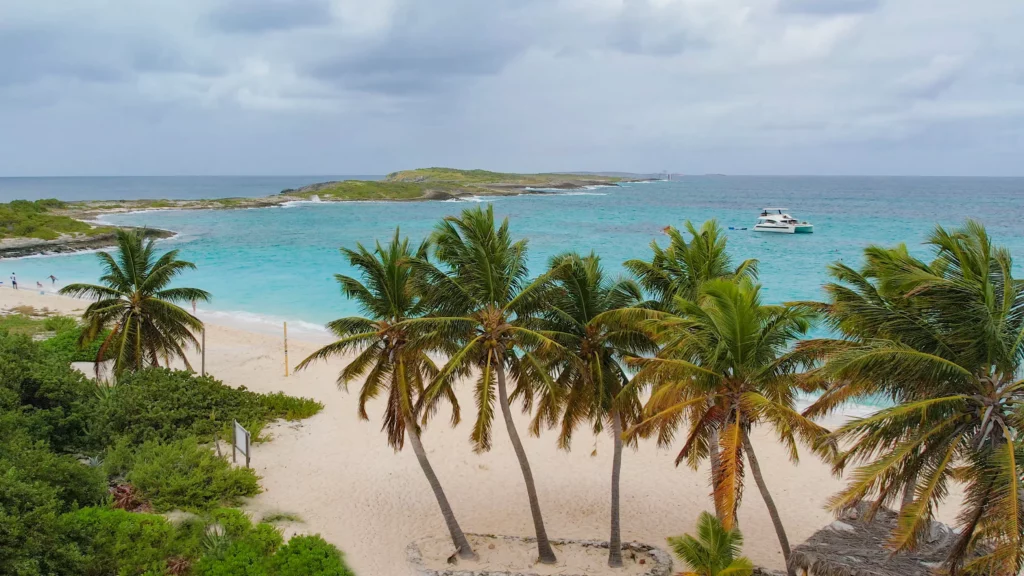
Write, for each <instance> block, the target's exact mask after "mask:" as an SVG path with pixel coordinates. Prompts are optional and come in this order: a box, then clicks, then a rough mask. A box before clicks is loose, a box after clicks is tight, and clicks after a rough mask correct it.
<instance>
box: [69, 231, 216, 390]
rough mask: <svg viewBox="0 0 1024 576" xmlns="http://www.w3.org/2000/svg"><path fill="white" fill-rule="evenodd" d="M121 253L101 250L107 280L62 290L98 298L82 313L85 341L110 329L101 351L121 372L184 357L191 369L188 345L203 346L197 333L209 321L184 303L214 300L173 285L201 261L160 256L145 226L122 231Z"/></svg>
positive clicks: (119, 237) (169, 254)
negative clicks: (146, 233)
mask: <svg viewBox="0 0 1024 576" xmlns="http://www.w3.org/2000/svg"><path fill="white" fill-rule="evenodd" d="M117 248H118V251H117V253H116V255H112V254H110V253H109V252H99V253H98V254H97V255H96V256H97V258H99V260H100V263H101V265H102V267H103V275H102V276H101V277H100V282H101V284H69V285H67V286H65V287H64V288H62V289H61V290H60V294H63V295H67V296H75V297H85V298H89V299H91V300H94V302H93V303H92V304H90V305H89V307H88V308H86V310H85V313H84V314H83V315H82V318H83V320H84V321H85V326H86V328H85V330H83V331H82V339H81V341H80V344H82V345H84V344H86V343H88V342H90V341H92V340H94V339H95V338H96V337H97V336H98V335H99V334H100V333H102V332H103V331H105V330H107V329H110V334H109V335H108V336H107V337H106V338H105V340H104V341H103V343H102V345H101V346H100V348H99V353H98V355H97V358H96V360H97V364H96V370H97V373H98V371H99V369H100V368H99V367H100V364H99V362H100V360H101V359H103V358H112V359H113V361H114V367H113V373H114V375H115V376H118V375H121V374H123V373H124V372H126V371H136V370H141V369H142V368H145V367H147V366H159V364H160V361H161V360H164V361H165V362H169V361H170V360H171V359H175V358H180V359H181V360H182V361H183V362H184V363H185V366H187V367H188V368H189V369H191V365H190V364H189V362H188V358H187V357H186V356H185V348H187V347H190V346H193V347H196V348H198V347H199V341H198V340H197V339H196V337H195V335H194V334H195V333H196V332H198V331H200V330H202V329H203V323H202V321H200V320H199V319H198V318H196V317H195V316H193V315H192V314H189V313H188V312H187V311H186V310H185V309H184V308H182V307H181V306H179V305H178V304H185V303H188V302H191V301H201V302H209V300H210V294H209V293H208V292H206V291H204V290H200V289H198V288H185V287H171V286H170V284H171V282H172V281H173V280H174V279H175V278H176V277H177V276H178V275H180V274H181V273H183V272H185V271H186V270H194V269H195V267H196V266H195V264H193V263H191V262H186V261H184V260H179V259H178V251H177V250H170V251H168V252H165V253H164V254H162V255H157V253H156V250H155V248H154V240H153V239H152V238H150V239H147V238H146V237H145V231H144V230H118V231H117Z"/></svg>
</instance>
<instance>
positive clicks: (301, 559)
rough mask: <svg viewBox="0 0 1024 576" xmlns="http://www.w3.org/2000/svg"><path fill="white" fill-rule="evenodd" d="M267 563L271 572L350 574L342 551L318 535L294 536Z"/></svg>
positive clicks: (307, 575)
mask: <svg viewBox="0 0 1024 576" xmlns="http://www.w3.org/2000/svg"><path fill="white" fill-rule="evenodd" d="M270 565H271V567H272V570H271V573H272V574H274V576H353V572H352V571H351V570H350V569H349V567H348V566H347V565H346V564H345V559H344V557H343V556H342V554H341V552H340V551H339V550H338V549H337V548H335V547H334V546H332V545H331V544H328V543H327V542H326V541H325V540H324V539H323V538H321V537H320V536H319V535H316V536H295V537H293V538H292V539H291V540H289V541H288V543H287V544H285V545H284V546H282V547H281V548H280V549H279V550H278V551H277V553H276V554H274V557H273V558H272V559H271V561H270Z"/></svg>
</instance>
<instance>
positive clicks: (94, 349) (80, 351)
mask: <svg viewBox="0 0 1024 576" xmlns="http://www.w3.org/2000/svg"><path fill="white" fill-rule="evenodd" d="M55 318H59V316H57V317H55ZM52 319H53V318H50V319H48V320H52ZM109 335H110V331H109V330H106V331H104V332H102V333H100V334H99V335H98V336H96V338H94V339H92V340H91V341H90V342H89V343H88V344H86V345H84V346H79V345H78V341H79V339H80V338H81V336H82V328H81V327H79V326H78V325H77V324H76V325H75V326H73V327H71V328H67V329H64V330H58V331H57V334H56V335H55V336H52V337H50V338H47V339H46V340H44V341H43V342H42V343H41V346H42V348H43V350H45V351H47V352H50V353H52V354H55V355H60V356H61V357H62V358H63V359H64V360H65V361H66V362H95V361H96V359H97V358H98V357H99V355H100V348H101V347H102V346H103V342H104V341H105V340H106V338H107V336H109ZM110 358H112V352H111V351H110V350H108V351H107V353H106V354H104V356H103V360H109V359H110Z"/></svg>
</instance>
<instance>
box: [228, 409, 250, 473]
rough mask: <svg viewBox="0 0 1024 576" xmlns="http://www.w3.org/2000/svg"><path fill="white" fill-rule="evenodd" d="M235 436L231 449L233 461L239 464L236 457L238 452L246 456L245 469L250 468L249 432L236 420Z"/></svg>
mask: <svg viewBox="0 0 1024 576" xmlns="http://www.w3.org/2000/svg"><path fill="white" fill-rule="evenodd" d="M234 422H235V426H234V434H233V435H232V436H233V438H232V441H231V444H232V447H231V461H232V462H237V460H236V459H235V456H236V454H237V453H238V452H241V453H242V455H243V456H245V467H246V468H248V467H249V439H250V438H249V431H248V430H246V429H245V428H242V425H241V424H239V423H238V420H235V421H234Z"/></svg>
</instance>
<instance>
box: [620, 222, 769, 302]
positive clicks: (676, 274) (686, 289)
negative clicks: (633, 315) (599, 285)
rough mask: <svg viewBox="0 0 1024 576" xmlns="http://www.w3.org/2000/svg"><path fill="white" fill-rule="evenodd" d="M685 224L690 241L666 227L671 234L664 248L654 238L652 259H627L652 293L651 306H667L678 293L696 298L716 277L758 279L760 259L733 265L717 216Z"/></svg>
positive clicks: (666, 231) (642, 282)
mask: <svg viewBox="0 0 1024 576" xmlns="http://www.w3.org/2000/svg"><path fill="white" fill-rule="evenodd" d="M683 227H684V228H685V229H686V231H687V232H689V234H690V236H691V238H690V241H689V242H687V241H686V237H685V236H683V234H682V233H681V232H680V231H679V230H677V229H676V228H674V227H672V226H668V227H666V228H665V229H664V232H665V234H667V235H668V237H669V243H668V246H666V247H665V248H662V247H661V246H659V245H658V243H657V241H652V242H651V258H650V260H642V259H633V260H627V261H626V262H625V263H624V264H623V266H625V268H626V270H628V271H629V272H630V273H631V274H632V275H633V276H634V277H636V279H637V281H638V282H639V283H640V285H641V286H642V287H643V289H644V290H646V291H647V292H648V293H649V294H650V295H651V296H652V297H653V302H651V303H650V305H651V306H655V307H659V308H662V309H666V308H669V307H671V306H672V302H673V299H674V298H675V297H676V296H682V297H683V298H685V299H687V300H691V301H692V300H695V299H696V298H697V296H698V295H699V294H700V287H701V285H702V284H703V283H704V282H706V281H708V280H713V279H716V278H748V279H750V280H756V279H757V260H753V259H750V260H744V261H743V262H741V263H740V264H739V265H738V266H735V267H734V266H733V265H732V258H731V257H730V256H729V252H728V250H727V249H728V241H727V239H726V237H725V235H724V233H723V231H722V227H721V226H720V225H719V224H718V222H717V221H716V220H708V221H706V222H704V223H703V224H701V226H700V228H699V229H698V228H697V227H696V226H694V225H693V223H692V222H690V221H689V220H687V221H686V222H685V223H684V224H683Z"/></svg>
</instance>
